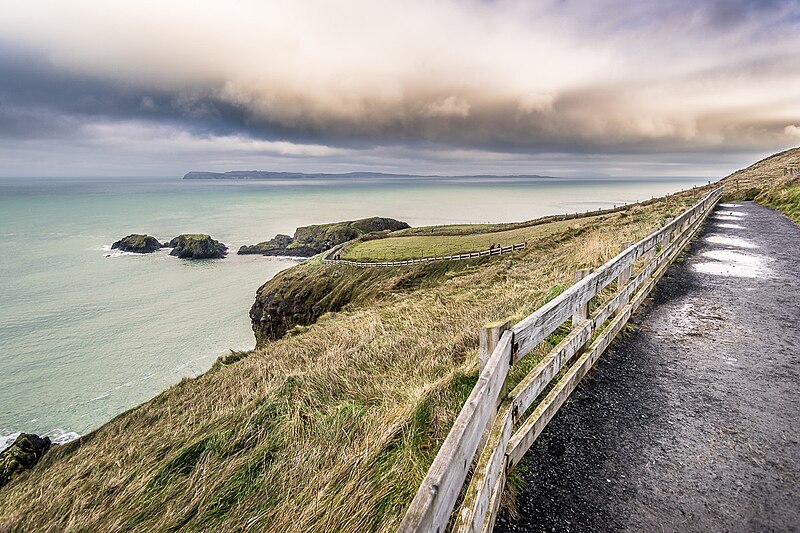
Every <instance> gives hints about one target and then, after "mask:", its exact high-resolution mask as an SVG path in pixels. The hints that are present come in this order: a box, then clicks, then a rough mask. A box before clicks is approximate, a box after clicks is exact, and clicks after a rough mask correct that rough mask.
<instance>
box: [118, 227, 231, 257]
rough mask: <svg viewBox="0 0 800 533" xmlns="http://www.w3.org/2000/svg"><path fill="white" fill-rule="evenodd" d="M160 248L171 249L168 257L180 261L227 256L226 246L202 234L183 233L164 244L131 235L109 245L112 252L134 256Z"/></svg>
mask: <svg viewBox="0 0 800 533" xmlns="http://www.w3.org/2000/svg"><path fill="white" fill-rule="evenodd" d="M161 248H172V250H171V251H170V253H169V255H173V256H175V257H179V258H181V259H222V258H223V257H225V256H226V255H228V247H227V246H225V245H224V244H222V243H221V242H219V241H218V240H216V239H212V238H211V236H209V235H206V234H204V233H184V234H181V235H178V236H177V237H175V238H173V239H172V240H170V241H169V242H164V243H161V242H159V240H158V239H156V238H155V237H153V236H150V235H144V234H139V233H132V234H130V235H128V236H127V237H123V238H121V239H120V240H118V241H116V242H115V243H114V244H112V245H111V249H112V250H120V251H122V252H131V253H135V254H150V253H153V252H155V251H157V250H160V249H161Z"/></svg>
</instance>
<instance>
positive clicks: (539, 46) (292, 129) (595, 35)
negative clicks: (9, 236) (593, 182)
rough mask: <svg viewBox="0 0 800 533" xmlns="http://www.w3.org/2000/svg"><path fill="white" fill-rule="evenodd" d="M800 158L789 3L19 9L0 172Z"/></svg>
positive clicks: (305, 0) (672, 166)
mask: <svg viewBox="0 0 800 533" xmlns="http://www.w3.org/2000/svg"><path fill="white" fill-rule="evenodd" d="M797 145H800V0H797V1H780V0H778V1H747V0H711V1H707V2H703V1H701V0H673V1H669V2H664V1H663V0H640V1H628V2H625V1H621V0H585V1H570V0H561V1H550V0H542V1H521V0H520V1H515V0H510V1H487V0H484V1H477V0H476V1H467V0H460V1H456V0H439V1H436V2H431V1H430V0H403V1H402V2H400V1H396V0H391V1H383V0H336V1H322V0H319V1H317V0H286V1H279V0H268V1H265V0H238V1H236V2H233V1H225V2H223V1H221V0H217V1H210V0H159V1H150V0H114V1H113V2H109V1H108V0H70V1H64V0H53V1H39V0H26V1H24V2H13V3H12V2H7V3H6V5H5V6H4V7H3V9H2V16H0V175H7V176H23V175H45V176H54V175H69V176H82V175H92V176H94V175H163V176H171V175H182V174H183V173H184V172H186V171H188V170H232V169H262V170H291V171H326V172H347V171H351V170H376V171H388V172H417V173H439V174H454V173H458V174H462V173H467V174H470V173H487V172H490V173H498V174H508V173H539V174H551V175H575V174H580V175H603V174H609V175H633V176H638V175H641V176H664V175H691V176H709V177H711V176H718V175H723V174H727V173H728V172H730V171H731V170H735V169H736V168H739V167H741V166H744V165H746V164H749V163H750V162H752V161H753V160H755V159H758V158H760V157H762V156H764V155H767V154H770V153H772V152H775V151H778V150H781V149H785V148H788V147H792V146H797Z"/></svg>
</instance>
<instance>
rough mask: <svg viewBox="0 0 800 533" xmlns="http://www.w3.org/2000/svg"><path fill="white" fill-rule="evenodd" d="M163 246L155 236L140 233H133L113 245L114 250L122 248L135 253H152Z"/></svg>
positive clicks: (124, 250)
mask: <svg viewBox="0 0 800 533" xmlns="http://www.w3.org/2000/svg"><path fill="white" fill-rule="evenodd" d="M161 247H162V246H161V243H160V242H158V239H156V238H155V237H151V236H150V235H141V234H138V233H132V234H130V235H128V236H127V237H123V238H121V239H120V240H118V241H117V242H115V243H114V244H112V245H111V249H112V250H122V251H123V252H133V253H135V254H150V253H153V252H155V251H156V250H158V249H159V248H161Z"/></svg>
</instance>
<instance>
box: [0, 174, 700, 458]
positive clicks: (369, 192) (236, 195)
mask: <svg viewBox="0 0 800 533" xmlns="http://www.w3.org/2000/svg"><path fill="white" fill-rule="evenodd" d="M701 183H705V181H704V180H702V179H700V178H697V179H674V178H671V179H648V180H633V179H630V180H612V179H603V180H597V179H594V180H576V179H543V178H538V179H533V178H530V179H522V178H507V179H499V178H498V179H490V180H487V179H476V178H459V179H443V178H435V179H434V178H429V179H421V178H420V179H418V178H413V179H412V178H395V179H386V178H325V179H323V178H317V179H295V180H283V181H282V180H268V181H195V180H181V179H178V178H124V179H123V178H118V179H66V178H64V179H35V178H25V179H22V178H19V179H17V178H0V441H2V439H3V436H8V435H11V434H13V433H15V432H19V431H26V432H35V433H39V434H48V435H50V436H53V437H57V436H59V435H65V434H66V435H70V434H72V433H73V432H75V433H79V434H83V433H85V432H87V431H89V430H91V429H93V428H96V427H98V426H99V425H101V424H102V423H104V422H106V421H107V420H109V419H110V418H112V417H113V416H115V415H117V414H119V413H120V412H122V411H124V410H126V409H129V408H131V407H133V406H135V405H137V404H139V403H142V402H144V401H146V400H147V399H149V398H151V397H153V396H154V395H156V394H157V393H158V392H160V391H162V390H163V389H165V388H166V387H168V386H169V385H171V384H173V383H176V382H177V381H179V380H180V379H181V378H182V377H184V376H195V375H198V374H199V373H202V372H204V371H205V370H207V369H208V368H209V367H210V366H211V364H212V363H213V362H214V360H215V359H216V358H217V357H218V356H220V355H222V354H223V353H225V352H226V351H227V350H228V349H247V348H252V346H253V345H254V339H253V334H252V331H251V329H250V321H249V318H248V311H249V308H250V305H251V304H252V301H253V297H254V294H255V291H256V289H257V288H258V287H259V286H260V285H261V284H262V283H264V282H265V281H267V280H268V279H270V278H271V277H272V276H274V275H275V274H276V273H277V272H279V271H280V270H282V269H284V268H288V267H290V266H292V265H294V264H296V263H295V262H294V261H291V260H286V259H277V258H265V257H259V256H237V255H236V254H235V251H236V250H237V249H238V248H239V246H241V245H242V244H253V243H256V242H259V241H262V240H265V239H268V238H271V237H273V236H274V235H275V234H276V233H287V234H292V233H293V232H294V229H295V227H297V226H301V225H306V224H313V223H322V222H332V221H337V220H348V219H354V218H361V217H366V216H373V215H375V216H389V217H394V218H398V219H401V220H405V221H407V222H408V223H410V224H411V225H415V226H417V225H430V224H447V223H467V222H506V221H519V220H528V219H532V218H536V217H539V216H543V215H547V214H554V213H564V212H575V211H586V210H591V209H597V208H600V207H608V206H611V205H615V204H620V203H623V202H633V201H637V200H641V199H645V198H650V197H651V196H653V195H661V194H665V193H668V192H673V191H676V190H679V189H683V188H687V187H691V186H692V185H695V184H701ZM187 232H192V233H198V232H202V233H209V234H210V235H211V236H212V237H214V238H216V239H218V240H220V241H222V242H224V243H226V244H227V245H228V246H229V248H230V249H231V252H232V253H231V254H230V255H229V256H228V258H226V259H223V260H209V261H197V262H191V261H185V260H179V259H176V258H173V257H170V256H168V255H167V254H166V252H157V253H155V254H151V255H119V254H110V252H109V251H108V246H109V245H110V244H111V243H112V242H113V241H115V240H117V239H118V238H120V237H122V236H124V235H127V234H129V233H148V234H151V235H154V236H156V237H157V238H159V239H161V240H168V239H170V238H171V237H174V236H175V235H178V234H180V233H187ZM109 254H110V255H111V257H107V256H108V255H109ZM2 444H3V442H0V448H2Z"/></svg>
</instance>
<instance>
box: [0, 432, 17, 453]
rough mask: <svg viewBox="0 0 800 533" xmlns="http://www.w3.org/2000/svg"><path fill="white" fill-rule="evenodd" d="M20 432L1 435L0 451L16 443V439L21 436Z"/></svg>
mask: <svg viewBox="0 0 800 533" xmlns="http://www.w3.org/2000/svg"><path fill="white" fill-rule="evenodd" d="M19 435H20V432H19V431H17V432H16V433H11V434H10V435H0V452H2V451H3V450H5V449H6V448H8V447H9V446H11V445H12V444H14V441H15V440H17V437H19Z"/></svg>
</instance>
